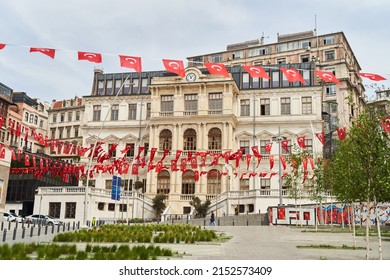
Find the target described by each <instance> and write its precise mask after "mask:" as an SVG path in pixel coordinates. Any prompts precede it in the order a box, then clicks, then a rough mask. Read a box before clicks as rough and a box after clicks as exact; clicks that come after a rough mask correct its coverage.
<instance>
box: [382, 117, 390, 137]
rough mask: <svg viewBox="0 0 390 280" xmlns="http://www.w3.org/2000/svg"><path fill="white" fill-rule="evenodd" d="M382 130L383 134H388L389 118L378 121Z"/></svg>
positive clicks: (389, 129) (389, 131)
mask: <svg viewBox="0 0 390 280" xmlns="http://www.w3.org/2000/svg"><path fill="white" fill-rule="evenodd" d="M380 122H381V124H382V128H383V130H384V131H385V132H387V133H390V116H388V117H385V118H383V119H381V120H380Z"/></svg>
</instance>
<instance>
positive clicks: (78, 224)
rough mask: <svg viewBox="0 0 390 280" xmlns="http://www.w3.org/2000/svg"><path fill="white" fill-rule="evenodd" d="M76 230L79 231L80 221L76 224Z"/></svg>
mask: <svg viewBox="0 0 390 280" xmlns="http://www.w3.org/2000/svg"><path fill="white" fill-rule="evenodd" d="M77 229H80V221H78V222H77Z"/></svg>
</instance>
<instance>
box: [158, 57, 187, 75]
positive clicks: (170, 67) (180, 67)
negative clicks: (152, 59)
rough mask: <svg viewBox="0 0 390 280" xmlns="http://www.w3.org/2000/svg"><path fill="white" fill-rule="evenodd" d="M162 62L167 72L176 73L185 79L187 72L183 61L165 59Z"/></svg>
mask: <svg viewBox="0 0 390 280" xmlns="http://www.w3.org/2000/svg"><path fill="white" fill-rule="evenodd" d="M162 61H163V64H164V67H165V70H167V72H171V73H175V74H177V75H179V76H180V77H182V78H184V76H185V74H186V71H185V70H184V64H183V61H182V60H172V59H163V60H162Z"/></svg>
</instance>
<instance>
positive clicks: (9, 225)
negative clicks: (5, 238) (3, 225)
mask: <svg viewBox="0 0 390 280" xmlns="http://www.w3.org/2000/svg"><path fill="white" fill-rule="evenodd" d="M8 230H11V222H8Z"/></svg>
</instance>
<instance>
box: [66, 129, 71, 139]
mask: <svg viewBox="0 0 390 280" xmlns="http://www.w3.org/2000/svg"><path fill="white" fill-rule="evenodd" d="M70 129H71V127H70V126H67V127H66V137H67V138H70Z"/></svg>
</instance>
